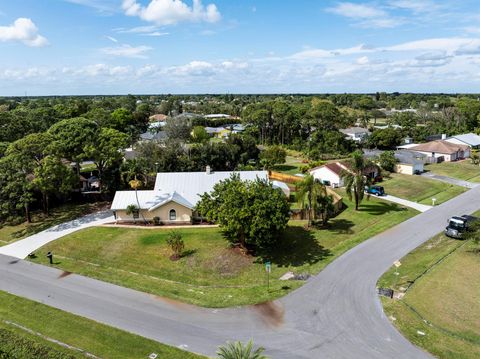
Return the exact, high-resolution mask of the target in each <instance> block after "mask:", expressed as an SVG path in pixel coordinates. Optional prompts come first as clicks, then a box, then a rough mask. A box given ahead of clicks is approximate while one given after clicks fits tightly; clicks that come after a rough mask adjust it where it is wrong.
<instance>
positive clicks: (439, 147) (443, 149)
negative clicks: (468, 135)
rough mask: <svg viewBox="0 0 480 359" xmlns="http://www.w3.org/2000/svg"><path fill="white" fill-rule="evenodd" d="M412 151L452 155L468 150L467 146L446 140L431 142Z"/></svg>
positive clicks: (415, 147) (412, 148) (413, 148)
mask: <svg viewBox="0 0 480 359" xmlns="http://www.w3.org/2000/svg"><path fill="white" fill-rule="evenodd" d="M410 149H411V150H412V151H421V152H435V153H444V154H451V153H455V152H458V151H465V150H468V149H469V147H468V146H467V145H457V144H454V143H450V142H448V141H444V140H436V141H430V142H427V143H422V144H420V145H417V146H414V147H411V148H410Z"/></svg>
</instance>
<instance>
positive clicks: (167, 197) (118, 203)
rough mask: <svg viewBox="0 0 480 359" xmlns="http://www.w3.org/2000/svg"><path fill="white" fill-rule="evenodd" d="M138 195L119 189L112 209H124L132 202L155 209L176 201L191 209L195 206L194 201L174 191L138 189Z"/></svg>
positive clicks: (144, 207)
mask: <svg viewBox="0 0 480 359" xmlns="http://www.w3.org/2000/svg"><path fill="white" fill-rule="evenodd" d="M137 195H138V202H137ZM137 195H135V191H117V192H116V193H115V197H114V198H113V202H112V206H111V209H112V210H114V211H115V210H122V209H126V208H127V207H128V206H130V205H132V204H133V205H135V206H138V205H139V204H140V209H147V210H148V211H153V210H155V209H157V208H160V207H161V206H163V205H164V204H167V203H169V202H176V203H178V204H180V205H182V206H184V207H187V208H190V209H192V208H193V207H194V205H193V204H192V203H190V202H188V201H187V200H186V199H185V198H183V197H182V196H180V195H179V194H178V193H176V192H173V193H172V194H164V193H158V192H155V191H137Z"/></svg>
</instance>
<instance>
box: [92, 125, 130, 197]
mask: <svg viewBox="0 0 480 359" xmlns="http://www.w3.org/2000/svg"><path fill="white" fill-rule="evenodd" d="M127 145H128V136H127V135H126V134H125V133H122V132H120V131H117V130H115V129H113V128H101V129H100V131H99V132H98V134H97V135H96V136H95V137H94V139H92V141H91V142H90V143H87V144H86V145H85V147H84V151H85V156H86V157H87V158H89V159H91V160H93V162H94V163H95V165H96V166H97V170H98V177H99V179H100V190H101V189H102V180H103V174H104V171H105V169H106V168H108V167H110V166H113V165H114V164H117V165H118V163H119V162H120V161H121V160H122V158H123V153H122V150H123V149H124V148H125V147H127Z"/></svg>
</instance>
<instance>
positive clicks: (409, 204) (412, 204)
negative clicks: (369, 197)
mask: <svg viewBox="0 0 480 359" xmlns="http://www.w3.org/2000/svg"><path fill="white" fill-rule="evenodd" d="M377 198H379V199H383V200H385V201H389V202H394V203H397V204H400V205H402V206H405V207H410V208H413V209H416V210H417V211H419V212H425V211H428V210H429V209H431V208H432V206H427V205H426V204H421V203H417V202H413V201H409V200H406V199H403V198H399V197H395V196H392V195H390V194H386V195H384V196H381V197H377Z"/></svg>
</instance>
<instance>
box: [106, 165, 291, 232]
mask: <svg viewBox="0 0 480 359" xmlns="http://www.w3.org/2000/svg"><path fill="white" fill-rule="evenodd" d="M233 173H236V174H238V175H239V176H240V179H241V180H243V181H246V180H250V181H253V180H255V179H257V178H260V179H263V180H268V172H267V171H238V172H214V171H211V170H210V168H209V167H207V170H206V171H205V172H165V173H157V177H156V180H155V187H154V189H153V190H149V191H143V190H142V191H140V190H139V191H136V192H135V191H133V190H131V191H117V192H116V193H115V197H114V199H113V202H112V206H111V210H112V211H113V213H114V216H115V220H116V221H117V222H125V221H127V222H130V221H132V220H133V219H139V220H143V219H145V220H147V221H152V220H153V218H155V217H158V218H159V221H160V222H161V223H169V224H186V223H191V222H192V220H193V219H195V218H196V217H197V215H196V213H195V212H194V208H195V206H196V205H197V202H198V201H199V200H200V195H202V194H203V193H205V192H211V191H212V190H213V187H214V186H215V184H217V183H218V182H220V181H222V180H225V179H228V178H230V177H231V175H232V174H233ZM273 186H274V187H276V188H279V189H280V190H282V191H283V192H284V193H285V190H284V188H283V187H282V186H278V184H277V185H276V184H275V183H273ZM285 194H286V195H287V193H285ZM288 195H290V192H288ZM130 205H135V206H136V207H138V208H139V211H138V213H137V214H135V216H134V215H132V214H129V215H127V207H128V206H130ZM134 217H135V218H134Z"/></svg>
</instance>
